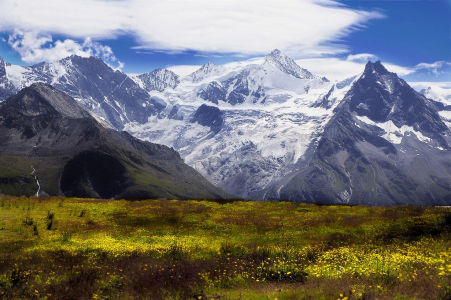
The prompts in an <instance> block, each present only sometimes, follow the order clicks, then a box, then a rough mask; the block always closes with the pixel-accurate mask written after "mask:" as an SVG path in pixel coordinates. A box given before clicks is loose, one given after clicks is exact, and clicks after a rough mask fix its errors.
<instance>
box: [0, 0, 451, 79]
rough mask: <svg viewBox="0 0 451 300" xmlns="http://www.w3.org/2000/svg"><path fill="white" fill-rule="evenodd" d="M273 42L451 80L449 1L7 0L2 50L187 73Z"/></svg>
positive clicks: (335, 71) (333, 61) (312, 59)
mask: <svg viewBox="0 0 451 300" xmlns="http://www.w3.org/2000/svg"><path fill="white" fill-rule="evenodd" d="M274 48H278V49H280V50H282V51H283V52H285V53H286V54H287V55H288V56H290V57H292V58H293V59H295V60H296V61H297V62H298V64H300V65H301V66H302V67H305V68H307V69H309V70H310V71H312V72H314V73H316V74H318V75H325V76H328V77H330V78H332V79H342V78H344V77H346V76H348V75H349V76H351V75H353V74H355V73H356V72H358V71H359V70H361V67H362V65H363V64H364V63H365V62H366V61H367V60H377V59H380V60H381V61H382V62H383V63H384V64H386V65H387V66H388V68H389V70H391V71H394V72H397V73H399V75H401V76H402V77H403V78H405V79H406V80H408V81H451V65H450V63H451V1H448V0H417V1H415V0H412V1H408V0H394V1H389V0H381V1H370V0H347V1H345V0H342V1H331V0H287V1H274V0H228V1H223V0H211V1H197V0H184V1H177V0H154V1H146V0H115V1H108V0H78V1H69V0H41V1H34V0H3V1H2V10H1V11H0V56H2V57H3V58H4V59H5V60H6V61H8V62H10V63H13V64H20V65H31V64H34V63H38V62H40V61H54V60H58V59H61V58H63V57H65V56H68V55H70V54H77V55H83V56H88V55H93V54H94V55H98V56H100V57H102V58H103V59H104V60H105V61H106V62H107V63H109V64H110V65H111V66H113V67H115V68H120V69H121V70H122V71H123V72H126V73H145V72H149V71H152V70H153V69H156V68H167V67H171V66H175V67H173V68H172V69H173V70H174V71H178V72H179V73H187V72H189V71H191V70H194V69H195V68H196V67H197V66H199V65H202V64H205V63H207V62H213V63H216V64H222V63H227V62H230V61H234V60H244V59H249V58H253V57H261V56H264V55H265V54H267V53H269V52H270V51H271V50H272V49H274ZM179 66H183V67H179ZM181 75H183V74H181Z"/></svg>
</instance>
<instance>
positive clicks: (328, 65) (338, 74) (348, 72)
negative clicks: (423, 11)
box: [296, 53, 415, 80]
mask: <svg viewBox="0 0 451 300" xmlns="http://www.w3.org/2000/svg"><path fill="white" fill-rule="evenodd" d="M378 59H379V58H378V57H377V56H376V55H374V54H369V53H362V54H355V55H348V56H347V57H346V58H336V57H325V58H307V59H298V60H296V63H297V64H298V65H299V66H301V67H303V68H306V69H308V70H309V71H310V72H312V73H314V74H316V75H321V76H326V77H327V78H328V79H330V80H342V79H345V78H349V77H351V76H354V75H357V74H360V73H362V72H363V70H364V68H365V64H366V63H367V62H368V61H375V60H378ZM382 63H383V65H384V66H385V67H386V68H387V70H389V71H390V72H394V73H396V74H398V75H400V76H405V75H408V74H411V73H413V72H415V68H410V67H403V66H399V65H396V64H392V63H387V62H382Z"/></svg>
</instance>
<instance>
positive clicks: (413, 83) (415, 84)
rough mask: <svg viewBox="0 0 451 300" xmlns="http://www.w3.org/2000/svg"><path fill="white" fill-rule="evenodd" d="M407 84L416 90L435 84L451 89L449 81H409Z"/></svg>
mask: <svg viewBox="0 0 451 300" xmlns="http://www.w3.org/2000/svg"><path fill="white" fill-rule="evenodd" d="M408 84H409V85H410V86H411V87H412V88H414V89H415V90H417V91H421V90H422V89H427V88H428V87H431V86H436V87H439V88H442V89H451V81H442V82H430V81H409V82H408Z"/></svg>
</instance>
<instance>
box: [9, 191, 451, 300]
mask: <svg viewBox="0 0 451 300" xmlns="http://www.w3.org/2000/svg"><path fill="white" fill-rule="evenodd" d="M450 231H451V210H450V209H447V208H424V207H388V208H377V207H363V206H358V207H348V206H316V205H306V204H295V203H288V202H230V203H224V204H220V203H217V202H212V201H171V200H147V201H133V202H132V201H113V200H97V199H76V198H25V197H22V198H14V197H0V298H5V299H17V298H25V299H29V298H37V299H62V298H67V299H93V298H94V299H135V298H142V299H275V298H278V299H305V298H312V299H338V298H340V299H346V298H347V299H394V298H399V299H449V297H451V287H450V283H451V248H450V247H451V242H450V241H449V240H450V239H449V237H450ZM199 297H200V298H199Z"/></svg>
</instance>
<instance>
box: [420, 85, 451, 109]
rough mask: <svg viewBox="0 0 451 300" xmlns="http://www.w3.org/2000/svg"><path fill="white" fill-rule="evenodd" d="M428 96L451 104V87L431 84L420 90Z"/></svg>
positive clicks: (445, 103)
mask: <svg viewBox="0 0 451 300" xmlns="http://www.w3.org/2000/svg"><path fill="white" fill-rule="evenodd" d="M420 93H421V94H423V95H424V96H425V97H426V98H428V99H432V100H434V101H437V102H440V103H443V104H444V105H449V106H451V89H444V88H441V87H439V86H430V87H428V88H427V89H423V90H421V92H420Z"/></svg>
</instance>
